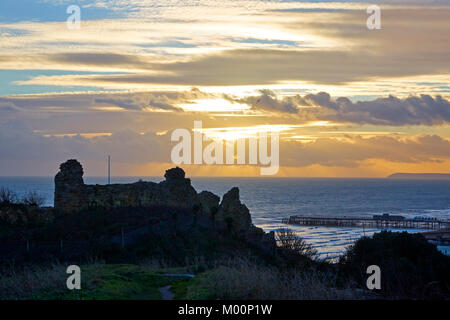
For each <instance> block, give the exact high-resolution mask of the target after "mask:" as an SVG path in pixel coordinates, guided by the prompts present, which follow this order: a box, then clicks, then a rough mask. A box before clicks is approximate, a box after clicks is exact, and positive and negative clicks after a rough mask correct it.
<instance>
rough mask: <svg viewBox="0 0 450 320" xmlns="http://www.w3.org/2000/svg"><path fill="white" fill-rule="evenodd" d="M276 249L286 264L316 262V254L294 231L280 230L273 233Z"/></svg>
mask: <svg viewBox="0 0 450 320" xmlns="http://www.w3.org/2000/svg"><path fill="white" fill-rule="evenodd" d="M275 240H276V241H277V244H278V249H279V251H280V252H281V254H282V255H283V256H284V257H285V258H286V261H285V262H287V263H294V264H296V263H298V262H311V261H314V260H317V257H318V253H317V250H316V249H314V248H313V247H312V246H311V245H310V244H309V243H307V242H306V241H305V240H303V239H302V238H301V237H299V236H298V235H297V234H296V233H295V232H294V231H292V230H289V229H280V230H278V231H277V232H276V233H275Z"/></svg>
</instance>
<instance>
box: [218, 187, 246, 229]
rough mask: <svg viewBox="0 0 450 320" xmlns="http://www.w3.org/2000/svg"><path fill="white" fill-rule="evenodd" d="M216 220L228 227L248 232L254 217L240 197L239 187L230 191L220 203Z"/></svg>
mask: <svg viewBox="0 0 450 320" xmlns="http://www.w3.org/2000/svg"><path fill="white" fill-rule="evenodd" d="M216 221H217V223H218V224H219V225H222V226H226V228H227V229H230V230H233V231H237V232H246V231H248V230H249V229H250V227H251V225H252V219H251V217H250V212H249V210H248V208H247V207H246V206H245V205H244V204H242V203H241V200H240V199H239V188H236V187H234V188H232V189H231V190H230V191H228V192H227V193H226V194H225V195H224V196H223V199H222V202H221V203H220V206H219V210H218V212H217V216H216Z"/></svg>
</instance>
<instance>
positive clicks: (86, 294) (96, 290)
mask: <svg viewBox="0 0 450 320" xmlns="http://www.w3.org/2000/svg"><path fill="white" fill-rule="evenodd" d="M42 203H43V201H42V198H41V197H40V196H39V195H38V194H35V193H30V194H28V195H26V196H25V197H24V198H23V199H21V200H19V199H18V197H17V196H16V195H14V193H12V192H10V191H9V190H7V189H0V258H1V259H0V299H30V298H31V299H160V298H161V294H160V292H159V288H161V287H163V286H167V285H170V286H171V290H172V292H173V293H174V294H175V299H378V298H388V299H443V298H450V294H449V288H450V272H449V270H450V261H449V260H450V258H449V257H446V256H444V255H442V254H441V253H439V252H438V251H437V250H436V248H435V246H434V245H432V244H430V243H428V242H427V241H426V240H425V239H424V238H423V236H421V235H419V234H408V233H390V232H381V233H379V234H376V235H375V236H374V237H373V238H362V239H360V240H358V241H356V242H355V244H354V245H353V246H352V247H350V248H349V249H348V251H347V252H346V254H345V255H344V256H343V257H342V258H341V259H340V260H339V261H338V262H337V263H330V262H328V261H321V260H319V259H318V255H317V252H316V251H315V250H314V249H313V248H312V247H311V246H310V245H309V244H307V243H306V242H305V241H304V240H303V239H301V238H299V237H298V236H297V235H296V234H295V233H293V232H292V231H289V230H287V229H283V230H278V232H277V233H276V240H277V243H278V248H277V249H276V251H275V252H270V253H269V252H266V251H264V250H261V248H258V247H255V246H254V245H251V244H250V243H248V242H246V241H245V239H244V238H241V237H240V235H239V234H232V233H230V232H229V230H218V229H217V230H216V229H215V228H214V222H213V220H214V215H212V216H211V215H209V216H203V215H201V214H199V210H198V208H193V209H192V210H186V209H184V210H181V209H178V208H171V207H165V206H154V207H151V208H148V207H141V208H115V209H108V210H106V209H102V208H92V209H86V210H84V211H81V212H78V213H71V214H63V213H61V212H57V211H55V210H54V209H53V208H40V206H41V205H42ZM69 264H77V265H80V266H82V270H83V286H82V287H83V289H82V290H81V292H76V293H74V292H69V291H68V290H67V289H66V287H65V280H66V279H67V275H66V273H65V268H66V267H67V265H69ZM373 264H374V265H378V266H379V267H380V268H381V272H382V276H381V280H382V284H381V290H375V291H370V290H367V287H366V280H367V277H368V275H367V274H366V269H367V267H368V266H369V265H373ZM166 273H192V274H195V275H196V277H195V278H193V279H187V278H176V277H166V276H165V275H164V274H166Z"/></svg>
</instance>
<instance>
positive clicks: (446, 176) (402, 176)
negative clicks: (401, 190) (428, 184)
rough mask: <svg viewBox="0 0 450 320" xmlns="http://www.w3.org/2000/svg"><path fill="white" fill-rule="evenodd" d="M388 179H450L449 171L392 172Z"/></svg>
mask: <svg viewBox="0 0 450 320" xmlns="http://www.w3.org/2000/svg"><path fill="white" fill-rule="evenodd" d="M387 178H388V179H421V180H450V173H394V174H391V175H390V176H388V177H387Z"/></svg>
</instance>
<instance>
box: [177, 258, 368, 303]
mask: <svg viewBox="0 0 450 320" xmlns="http://www.w3.org/2000/svg"><path fill="white" fill-rule="evenodd" d="M195 281H196V285H195V286H192V287H190V288H188V290H187V295H186V298H187V299H199V298H200V299H205V298H207V299H220V300H310V299H321V300H324V299H358V298H361V297H358V296H356V294H355V292H354V291H352V290H338V289H336V288H333V284H334V283H335V279H334V276H333V275H332V274H330V273H323V272H318V271H316V270H313V269H310V270H298V269H279V268H277V267H275V266H268V265H263V264H261V263H257V262H254V261H251V260H249V259H245V258H244V259H233V260H231V261H229V262H228V263H227V264H226V265H223V266H221V267H219V268H217V269H215V270H212V271H208V272H207V273H205V274H203V275H201V276H200V277H199V278H198V279H196V280H195Z"/></svg>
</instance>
